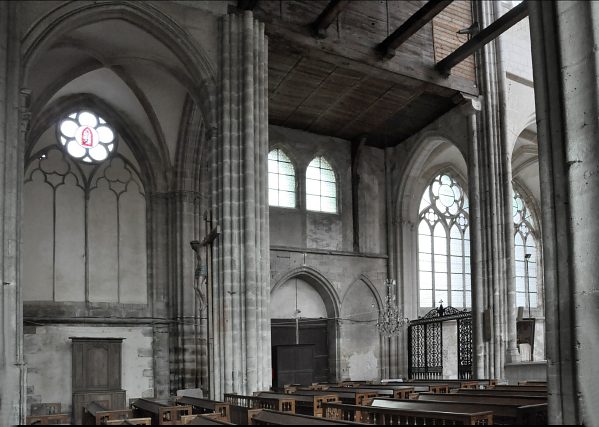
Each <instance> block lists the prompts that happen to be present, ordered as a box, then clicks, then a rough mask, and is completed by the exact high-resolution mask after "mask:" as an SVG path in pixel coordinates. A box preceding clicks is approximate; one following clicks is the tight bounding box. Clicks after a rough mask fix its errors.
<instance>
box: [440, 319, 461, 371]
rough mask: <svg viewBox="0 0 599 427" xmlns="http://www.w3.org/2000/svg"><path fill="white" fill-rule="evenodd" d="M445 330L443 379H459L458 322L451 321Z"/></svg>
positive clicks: (443, 324)
mask: <svg viewBox="0 0 599 427" xmlns="http://www.w3.org/2000/svg"><path fill="white" fill-rule="evenodd" d="M441 327H442V328H443V378H448V379H457V378H458V346H457V342H458V322H457V320H450V321H448V322H443V323H442V324H441Z"/></svg>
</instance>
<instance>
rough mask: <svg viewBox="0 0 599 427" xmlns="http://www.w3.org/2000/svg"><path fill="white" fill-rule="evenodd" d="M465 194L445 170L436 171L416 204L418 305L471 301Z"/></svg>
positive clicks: (466, 199)
mask: <svg viewBox="0 0 599 427" xmlns="http://www.w3.org/2000/svg"><path fill="white" fill-rule="evenodd" d="M468 225H469V218H468V198H467V197H466V194H465V193H464V190H463V189H462V187H461V186H460V185H459V184H458V182H457V181H456V180H455V179H454V178H453V177H451V176H450V175H448V174H439V175H437V176H436V177H435V178H434V179H433V180H432V182H431V184H429V185H428V186H427V188H426V189H425V190H424V193H423V195H422V199H421V201H420V208H419V225H418V273H419V274H418V289H419V298H418V300H419V307H421V308H428V307H435V306H437V305H438V304H439V302H440V301H443V304H444V305H451V306H454V307H470V306H471V305H472V303H471V300H472V293H471V275H470V231H469V227H468Z"/></svg>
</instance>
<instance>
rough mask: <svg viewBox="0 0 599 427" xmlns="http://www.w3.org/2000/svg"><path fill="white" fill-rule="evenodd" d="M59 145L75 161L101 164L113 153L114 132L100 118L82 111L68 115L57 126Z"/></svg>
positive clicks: (89, 112)
mask: <svg viewBox="0 0 599 427" xmlns="http://www.w3.org/2000/svg"><path fill="white" fill-rule="evenodd" d="M57 134H58V140H59V141H60V144H61V145H62V146H63V147H64V149H65V150H66V152H67V153H69V155H70V156H71V157H73V158H75V159H78V160H82V161H84V162H86V163H97V162H101V161H103V160H105V159H107V158H108V156H110V154H111V153H112V152H113V151H114V145H115V139H116V136H115V132H114V130H113V129H112V127H111V126H110V125H109V124H108V123H106V120H104V119H103V118H102V117H100V116H98V115H97V114H95V113H93V112H91V111H87V110H83V111H79V112H75V113H71V114H69V115H68V116H67V117H65V118H63V119H62V120H61V121H60V122H59V123H58V125H57Z"/></svg>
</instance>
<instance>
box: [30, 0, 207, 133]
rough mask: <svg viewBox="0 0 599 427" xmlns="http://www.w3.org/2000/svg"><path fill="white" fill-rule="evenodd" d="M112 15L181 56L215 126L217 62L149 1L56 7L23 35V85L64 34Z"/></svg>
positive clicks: (199, 100) (193, 91) (195, 93)
mask: <svg viewBox="0 0 599 427" xmlns="http://www.w3.org/2000/svg"><path fill="white" fill-rule="evenodd" d="M109 19H117V20H122V21H125V22H127V23H129V24H132V25H134V26H136V27H138V28H140V29H142V30H143V31H146V32H147V33H149V34H150V35H151V36H153V37H154V38H155V39H156V40H158V41H160V42H161V43H163V44H164V45H165V46H166V47H167V48H168V49H169V50H170V51H171V52H172V53H173V54H174V55H175V56H176V57H177V58H178V59H179V62H180V64H179V65H180V67H181V69H182V71H183V72H184V73H185V74H186V76H187V78H186V81H187V82H188V83H191V84H193V87H188V88H187V89H188V90H189V91H190V93H191V95H192V96H193V97H194V100H195V101H196V102H197V103H198V105H199V106H200V108H201V110H202V113H203V116H204V118H205V120H206V122H207V123H210V124H211V125H210V127H211V128H213V127H215V123H216V122H215V120H216V118H215V107H214V103H215V85H216V73H215V70H214V66H213V64H212V63H211V61H210V60H209V59H208V55H207V54H206V53H205V52H204V51H203V49H202V48H201V47H200V46H198V44H197V43H196V42H195V41H194V40H193V38H192V37H191V36H190V35H189V34H188V32H187V31H186V30H185V29H183V28H182V27H181V26H180V25H179V24H177V23H176V22H175V21H174V20H173V19H172V18H170V17H168V16H167V15H166V14H164V13H163V12H162V11H160V10H159V8H157V7H156V6H154V5H152V4H149V3H140V2H132V1H126V2H118V1H102V2H94V3H80V2H70V3H65V4H61V5H59V6H58V7H56V8H54V9H52V10H51V11H50V12H48V13H47V14H46V15H44V16H43V17H41V18H40V19H39V20H38V21H36V22H35V24H34V25H32V27H31V28H30V29H29V31H28V32H27V33H26V34H25V36H24V38H23V42H22V52H23V61H22V69H23V73H22V76H23V77H22V81H21V86H22V87H27V86H28V84H29V83H28V82H29V79H31V78H32V76H31V74H30V73H31V69H32V65H33V63H34V62H35V61H36V59H37V58H38V57H39V56H40V55H41V54H42V53H43V52H45V51H47V50H48V49H49V48H50V47H51V46H52V45H53V43H55V42H56V41H57V40H59V38H60V37H61V36H63V35H65V34H68V33H69V31H72V30H73V29H76V28H79V27H82V26H85V25H88V24H92V23H97V22H99V21H102V20H109Z"/></svg>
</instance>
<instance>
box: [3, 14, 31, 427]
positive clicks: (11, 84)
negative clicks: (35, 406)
mask: <svg viewBox="0 0 599 427" xmlns="http://www.w3.org/2000/svg"><path fill="white" fill-rule="evenodd" d="M16 8H17V4H16V3H13V2H0V280H1V282H0V384H1V385H0V425H3V426H8V425H15V424H24V421H25V396H26V394H25V366H24V361H23V343H22V339H23V314H22V310H23V302H22V298H21V282H20V258H19V256H20V239H21V237H20V223H21V221H20V218H21V217H22V216H21V188H22V183H23V165H24V149H23V147H24V146H25V144H24V141H25V138H24V135H25V132H26V129H27V126H28V119H29V114H28V112H27V108H28V101H29V97H28V95H27V94H26V93H24V92H23V93H21V94H20V93H19V86H20V73H19V70H20V56H19V38H18V32H17V28H18V25H17V14H16Z"/></svg>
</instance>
